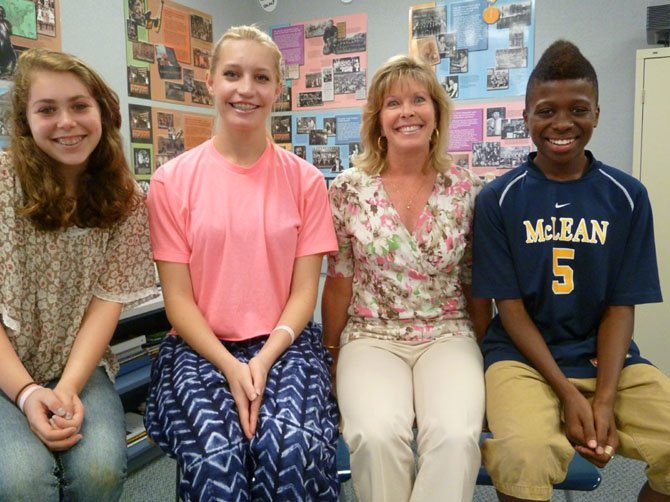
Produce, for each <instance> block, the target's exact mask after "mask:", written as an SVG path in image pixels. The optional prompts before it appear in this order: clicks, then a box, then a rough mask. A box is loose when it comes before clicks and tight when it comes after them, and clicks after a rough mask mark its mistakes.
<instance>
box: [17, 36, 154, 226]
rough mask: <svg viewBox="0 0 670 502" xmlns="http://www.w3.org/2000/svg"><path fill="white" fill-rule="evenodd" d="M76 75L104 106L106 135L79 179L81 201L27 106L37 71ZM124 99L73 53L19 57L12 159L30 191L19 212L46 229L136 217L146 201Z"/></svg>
mask: <svg viewBox="0 0 670 502" xmlns="http://www.w3.org/2000/svg"><path fill="white" fill-rule="evenodd" d="M40 71H51V72H70V73H72V74H74V75H75V76H76V77H77V78H78V79H79V80H81V82H82V83H83V84H84V85H85V86H86V88H87V89H88V90H89V92H90V93H91V96H93V97H94V99H95V100H96V102H97V103H98V106H99V107H100V121H101V125H102V134H101V138H100V142H99V143H98V145H97V146H96V148H95V149H94V150H93V152H91V155H90V156H89V158H88V164H87V166H86V170H85V171H84V173H83V174H82V175H81V176H80V178H79V180H78V186H77V190H76V195H75V197H70V196H68V195H67V194H66V188H65V183H64V181H63V180H62V179H61V177H60V176H59V175H58V174H57V171H56V169H55V166H54V161H53V159H52V158H51V157H49V156H48V155H47V154H46V153H44V152H43V151H42V150H41V149H40V148H39V147H38V146H37V145H36V144H35V140H34V139H33V136H32V133H31V130H30V126H29V124H28V117H27V107H28V100H29V96H30V88H31V85H32V81H33V76H34V74H35V72H40ZM120 127H121V112H120V108H119V99H118V97H117V95H116V93H115V92H114V91H112V90H111V89H110V88H109V87H108V86H107V84H106V83H105V82H104V80H103V79H102V78H101V77H100V75H98V74H97V73H96V72H95V71H93V70H92V69H91V68H89V67H88V66H87V65H86V64H85V63H84V62H82V61H81V60H80V59H78V58H76V57H75V56H72V55H70V54H64V53H62V52H56V51H51V50H48V49H43V48H37V49H29V50H27V51H25V52H23V53H22V54H21V57H20V58H19V61H18V64H17V67H16V74H15V80H14V87H13V89H12V115H11V133H10V134H11V143H10V155H11V159H12V163H13V166H14V169H15V170H16V173H17V175H18V177H19V180H20V182H21V187H22V188H23V192H24V200H23V204H22V206H21V207H19V208H18V211H19V214H22V215H24V216H27V217H28V218H30V220H31V221H32V222H33V224H34V225H35V226H36V227H37V228H39V229H40V230H58V229H61V228H66V227H69V226H72V225H76V226H78V227H99V228H109V227H111V226H112V225H114V224H115V223H116V222H118V221H119V220H121V219H123V218H125V217H126V216H127V215H128V214H130V213H131V212H132V211H133V210H134V209H135V208H136V207H137V205H138V204H140V203H141V201H142V196H141V194H140V192H139V190H138V189H137V185H136V183H135V180H134V179H133V177H132V175H131V173H130V169H129V168H128V163H127V162H126V159H125V156H124V154H123V145H122V142H121V134H120V131H119V129H120Z"/></svg>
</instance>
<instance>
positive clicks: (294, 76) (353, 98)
mask: <svg viewBox="0 0 670 502" xmlns="http://www.w3.org/2000/svg"><path fill="white" fill-rule="evenodd" d="M367 26H368V18H367V14H351V15H348V16H334V17H332V18H324V19H316V20H313V21H305V22H301V23H293V24H290V25H285V26H275V27H273V28H271V29H270V34H271V36H272V38H273V40H274V41H275V42H276V43H277V45H278V46H279V48H280V50H281V51H282V56H283V59H284V61H285V65H284V69H283V71H284V75H283V77H284V78H285V79H286V80H287V81H288V82H290V87H291V96H290V99H286V98H284V99H283V100H282V102H283V103H287V104H288V106H290V109H292V110H297V111H302V110H318V109H324V108H347V107H357V106H360V105H361V104H362V102H363V101H364V100H365V99H366V94H367V75H366V72H367V67H368V53H367V29H368V28H367Z"/></svg>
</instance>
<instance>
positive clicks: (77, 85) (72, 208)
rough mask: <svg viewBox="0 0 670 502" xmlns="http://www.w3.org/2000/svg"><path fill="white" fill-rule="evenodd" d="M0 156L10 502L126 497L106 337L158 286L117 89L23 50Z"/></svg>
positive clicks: (70, 64)
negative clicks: (124, 312)
mask: <svg viewBox="0 0 670 502" xmlns="http://www.w3.org/2000/svg"><path fill="white" fill-rule="evenodd" d="M12 108H13V112H12V136H11V149H10V152H9V153H2V154H0V235H2V241H1V242H0V320H1V323H0V388H1V389H2V393H0V500H40V501H41V500H49V501H51V500H96V501H101V500H105V501H106V500H118V499H119V497H120V496H121V491H122V487H123V481H124V480H125V477H126V442H125V426H124V420H123V407H122V405H121V402H120V400H119V396H118V394H117V393H116V392H115V390H114V386H113V384H112V378H113V376H114V374H115V372H116V370H117V369H118V363H117V362H116V359H115V358H114V356H113V354H112V353H111V351H110V350H109V347H108V344H109V341H110V339H111V337H112V334H113V332H114V329H115V327H116V323H117V321H118V319H119V314H120V312H121V309H122V305H124V304H125V305H126V306H128V305H132V304H134V303H137V302H139V301H142V300H145V299H147V298H149V297H151V296H152V295H155V272H154V266H153V262H152V258H151V250H150V245H149V229H148V222H147V212H146V207H145V204H144V200H143V197H142V195H141V193H140V192H139V189H138V187H137V186H136V184H135V182H134V180H133V179H132V176H131V175H130V171H129V170H128V165H127V163H126V161H125V159H124V156H123V148H122V145H121V137H120V134H119V127H120V125H121V114H120V111H119V102H118V99H117V97H116V95H115V94H114V93H113V91H112V90H111V89H109V87H107V85H105V83H104V82H103V81H102V80H101V79H100V77H99V76H98V75H97V74H96V73H95V72H93V71H92V70H91V69H89V68H88V67H87V66H86V65H84V64H83V63H82V62H81V61H79V60H78V59H76V58H74V57H73V56H70V55H66V54H62V53H59V52H51V51H48V50H45V49H31V50H28V51H26V52H24V53H23V54H22V55H21V57H20V59H19V63H18V66H17V71H16V77H15V82H14V88H13V91H12Z"/></svg>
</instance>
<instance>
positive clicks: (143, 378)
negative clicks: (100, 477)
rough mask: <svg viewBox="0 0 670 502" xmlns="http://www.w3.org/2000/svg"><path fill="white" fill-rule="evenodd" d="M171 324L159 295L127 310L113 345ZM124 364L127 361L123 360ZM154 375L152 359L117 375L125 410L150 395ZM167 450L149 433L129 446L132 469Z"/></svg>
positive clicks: (122, 316) (132, 407)
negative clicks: (148, 438) (153, 440)
mask: <svg viewBox="0 0 670 502" xmlns="http://www.w3.org/2000/svg"><path fill="white" fill-rule="evenodd" d="M169 328H170V323H169V322H168V320H167V317H166V315H165V308H164V306H163V299H162V298H158V299H155V300H151V301H149V302H147V303H144V304H142V305H140V306H139V307H136V308H135V309H132V310H129V311H127V312H123V313H122V314H121V318H120V319H119V323H118V325H117V327H116V331H115V332H114V336H113V337H112V345H114V344H116V343H119V342H121V341H126V340H130V339H132V338H135V337H140V336H143V335H145V336H146V335H147V334H150V333H155V332H158V331H165V330H168V329H169ZM122 366H123V364H122ZM150 376H151V361H150V360H147V361H146V363H145V364H143V365H141V366H140V367H136V368H134V369H133V370H131V371H128V372H127V373H125V374H123V375H120V376H118V377H117V378H116V382H115V383H114V387H115V388H116V391H117V392H118V393H119V396H120V397H121V401H122V402H123V407H124V410H125V411H133V410H135V409H137V407H138V406H139V405H140V403H142V402H143V401H144V400H145V399H146V394H147V386H148V384H149V379H150ZM161 455H163V452H162V451H161V450H160V449H159V448H158V447H156V446H154V445H152V444H151V443H150V442H149V441H148V440H147V438H146V436H145V437H144V438H142V439H140V440H137V441H135V442H134V443H132V444H131V445H129V446H128V472H133V471H135V470H137V469H139V468H140V467H142V466H143V465H145V464H147V463H148V462H150V461H151V460H153V459H155V458H157V457H160V456H161Z"/></svg>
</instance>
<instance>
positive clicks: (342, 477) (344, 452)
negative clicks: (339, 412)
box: [336, 435, 351, 483]
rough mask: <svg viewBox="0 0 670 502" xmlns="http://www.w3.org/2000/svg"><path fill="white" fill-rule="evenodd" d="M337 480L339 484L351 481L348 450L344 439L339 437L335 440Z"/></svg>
mask: <svg viewBox="0 0 670 502" xmlns="http://www.w3.org/2000/svg"><path fill="white" fill-rule="evenodd" d="M336 456H337V457H336V460H337V479H338V480H339V481H340V483H344V482H345V481H349V479H351V466H350V465H349V448H348V447H347V443H345V442H344V438H343V437H342V435H340V438H339V439H338V440H337V454H336Z"/></svg>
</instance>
